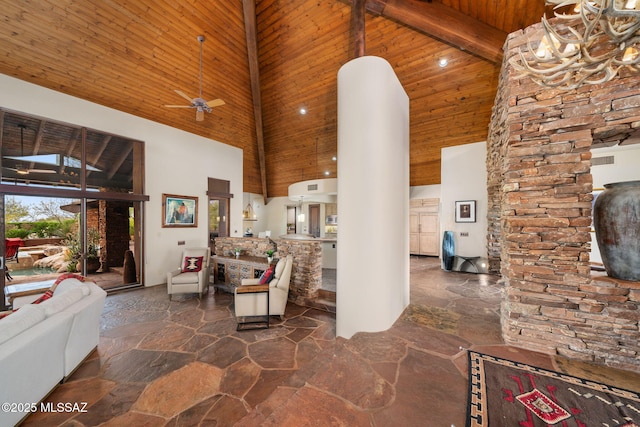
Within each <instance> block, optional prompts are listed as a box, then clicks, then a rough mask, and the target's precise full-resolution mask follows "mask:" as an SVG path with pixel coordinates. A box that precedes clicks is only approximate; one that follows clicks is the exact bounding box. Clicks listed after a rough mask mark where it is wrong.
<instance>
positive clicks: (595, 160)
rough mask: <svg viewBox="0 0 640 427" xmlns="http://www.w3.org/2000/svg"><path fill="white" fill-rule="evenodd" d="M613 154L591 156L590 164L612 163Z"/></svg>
mask: <svg viewBox="0 0 640 427" xmlns="http://www.w3.org/2000/svg"><path fill="white" fill-rule="evenodd" d="M612 164H613V156H602V157H592V158H591V166H599V165H612Z"/></svg>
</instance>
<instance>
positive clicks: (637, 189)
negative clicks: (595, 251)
mask: <svg viewBox="0 0 640 427" xmlns="http://www.w3.org/2000/svg"><path fill="white" fill-rule="evenodd" d="M604 187H605V190H604V191H603V192H602V193H600V195H599V196H598V198H597V199H596V201H595V205H594V208H593V225H594V228H595V230H596V240H597V241H598V248H599V249H600V255H601V256H602V263H603V264H604V268H605V269H606V270H607V274H608V275H609V276H610V277H614V278H616V279H623V280H632V281H640V181H628V182H617V183H614V184H606V185H605V186H604Z"/></svg>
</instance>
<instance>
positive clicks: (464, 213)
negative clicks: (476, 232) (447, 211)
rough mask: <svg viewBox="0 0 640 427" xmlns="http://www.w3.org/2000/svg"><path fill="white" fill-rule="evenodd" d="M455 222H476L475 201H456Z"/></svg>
mask: <svg viewBox="0 0 640 427" xmlns="http://www.w3.org/2000/svg"><path fill="white" fill-rule="evenodd" d="M456 222H476V201H475V200H462V201H458V202H456Z"/></svg>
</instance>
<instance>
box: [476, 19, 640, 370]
mask: <svg viewBox="0 0 640 427" xmlns="http://www.w3.org/2000/svg"><path fill="white" fill-rule="evenodd" d="M538 29H539V25H535V26H532V27H529V28H528V29H527V30H525V31H526V32H527V33H530V32H532V31H536V30H538ZM532 38H533V37H532ZM538 38H539V36H538ZM524 45H526V36H525V35H524V34H523V32H516V33H513V34H511V35H510V36H509V37H508V39H507V42H506V45H505V61H504V64H503V69H502V73H501V77H500V84H499V87H498V94H497V95H496V104H495V107H494V111H493V116H492V122H491V126H490V133H489V138H488V145H489V146H488V150H487V153H488V155H487V169H488V171H489V173H488V189H489V203H490V204H489V235H488V241H489V254H490V257H491V265H492V268H494V269H495V268H497V265H498V261H499V265H500V271H501V273H502V276H503V279H504V281H505V285H506V289H505V293H504V296H503V301H502V307H501V316H502V332H503V337H504V340H505V342H506V343H507V344H511V345H514V346H518V347H523V348H528V349H532V350H537V351H542V352H545V353H551V354H560V355H563V356H567V357H570V358H578V359H582V360H587V361H596V362H599V363H604V364H607V365H612V366H617V367H621V368H624V369H630V370H635V371H640V344H639V342H640V327H639V322H638V320H639V319H640V310H639V309H638V302H639V301H640V283H638V282H624V281H617V280H606V279H605V280H602V279H594V280H593V281H592V278H591V273H590V268H589V246H590V240H591V236H590V229H591V226H590V224H591V215H592V212H591V203H592V198H593V197H592V194H591V191H592V177H591V173H590V171H591V169H590V167H591V161H590V159H591V152H590V148H591V145H592V143H593V142H596V141H597V142H607V141H612V142H615V141H620V140H624V139H625V138H627V137H628V136H629V135H630V134H632V133H634V132H635V131H636V130H637V128H638V127H640V77H637V76H626V77H622V78H616V79H615V80H613V81H611V82H608V83H604V84H599V85H585V86H583V87H581V88H579V89H577V90H572V91H562V90H553V89H549V88H543V87H540V86H538V85H536V84H535V83H533V82H532V81H531V80H530V79H529V78H527V77H522V78H518V76H517V75H518V72H517V71H516V70H514V69H513V68H512V66H511V64H510V63H509V59H510V58H511V57H513V56H514V55H515V54H516V53H517V51H518V49H520V48H521V46H524Z"/></svg>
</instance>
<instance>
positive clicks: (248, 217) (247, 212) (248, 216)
mask: <svg viewBox="0 0 640 427" xmlns="http://www.w3.org/2000/svg"><path fill="white" fill-rule="evenodd" d="M242 218H243V219H244V220H245V221H257V220H258V215H256V211H255V210H254V209H253V205H252V204H251V194H249V203H248V204H247V207H246V208H244V211H242Z"/></svg>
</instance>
